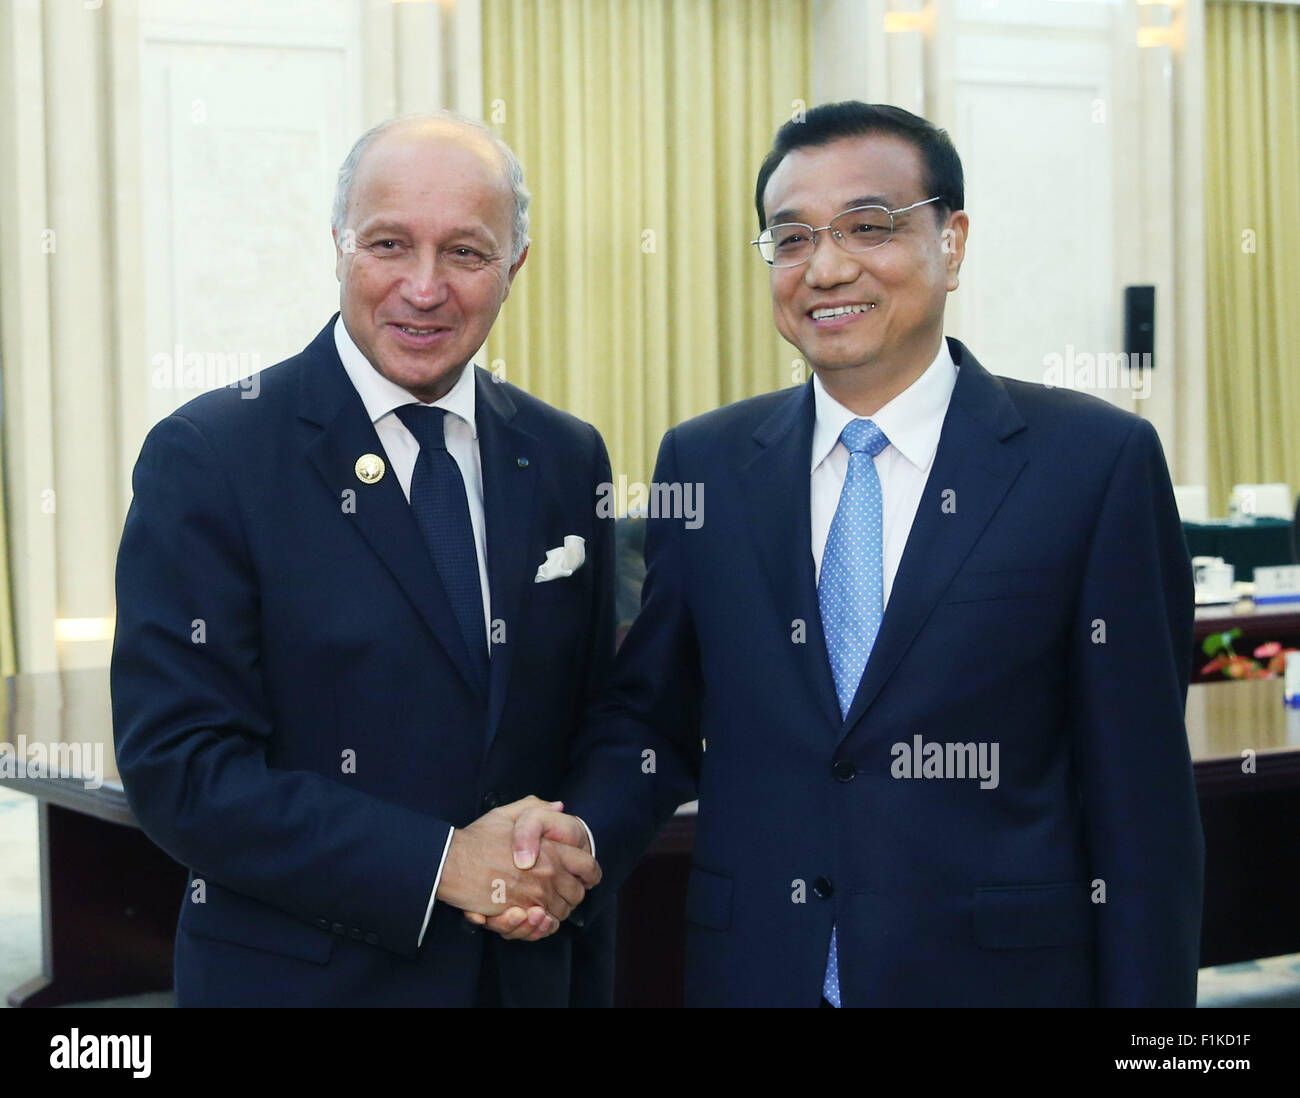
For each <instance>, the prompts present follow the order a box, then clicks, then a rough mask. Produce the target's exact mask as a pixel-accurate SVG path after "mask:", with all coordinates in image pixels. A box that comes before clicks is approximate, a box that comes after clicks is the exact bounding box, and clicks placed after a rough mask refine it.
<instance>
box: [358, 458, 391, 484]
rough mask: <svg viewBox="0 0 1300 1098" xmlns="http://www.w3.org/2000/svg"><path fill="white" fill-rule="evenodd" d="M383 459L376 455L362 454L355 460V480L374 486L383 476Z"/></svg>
mask: <svg viewBox="0 0 1300 1098" xmlns="http://www.w3.org/2000/svg"><path fill="white" fill-rule="evenodd" d="M384 468H385V466H384V459H383V458H381V457H380V456H379V455H378V454H362V455H361V456H360V457H359V458H357V480H359V481H361V483H362V484H374V483H376V482H377V481H378V480H379V479H380V478H381V477H383V475H384Z"/></svg>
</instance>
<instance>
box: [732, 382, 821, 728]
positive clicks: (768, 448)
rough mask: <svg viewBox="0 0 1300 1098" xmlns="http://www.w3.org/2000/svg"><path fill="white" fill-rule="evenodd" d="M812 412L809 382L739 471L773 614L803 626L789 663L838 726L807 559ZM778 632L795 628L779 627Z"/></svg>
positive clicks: (763, 430) (758, 436)
mask: <svg viewBox="0 0 1300 1098" xmlns="http://www.w3.org/2000/svg"><path fill="white" fill-rule="evenodd" d="M814 419H815V410H814V406H813V391H812V384H811V382H810V383H809V384H807V385H805V386H803V387H802V388H800V389H797V390H794V391H792V392H791V393H790V394H789V397H788V399H787V400H786V401H784V402H783V403H782V404H781V406H780V407H779V408H778V409H777V411H776V412H775V413H774V414H773V415H772V416H770V417H769V418H768V419H767V420H766V421H764V423H763V424H762V426H760V427H759V429H758V430H757V431H755V432H754V436H753V439H754V443H755V444H756V446H757V448H758V450H757V453H755V454H754V455H753V456H752V457H750V458H749V459H748V460H747V461H746V462H745V463H744V464H743V465H742V466H741V467H740V479H741V484H742V486H743V488H744V491H745V494H746V497H747V502H748V513H749V515H750V517H751V519H752V521H751V525H750V533H751V535H752V536H753V538H754V541H755V544H756V546H757V548H758V554H759V559H760V560H761V561H762V566H763V571H764V574H765V575H766V577H767V581H768V584H769V585H770V587H771V589H772V598H773V600H774V604H775V605H776V607H777V608H778V611H780V612H782V613H784V612H786V611H787V610H788V612H789V613H790V616H791V618H792V619H795V618H798V619H801V620H802V621H803V622H804V623H805V640H806V643H804V644H795V645H792V646H791V647H792V649H793V651H794V662H795V664H796V665H797V666H798V667H799V669H800V672H799V673H800V674H801V675H802V676H803V678H804V680H805V682H806V684H807V686H808V688H809V690H811V691H812V694H813V696H814V697H815V698H816V699H817V703H818V705H819V707H820V708H821V710H822V712H823V714H824V715H825V717H826V719H827V720H828V721H830V722H831V725H832V726H833V727H835V728H839V726H840V707H839V703H838V701H837V700H836V697H835V681H834V679H833V677H832V676H831V669H830V662H829V660H828V659H827V656H826V640H825V638H824V636H823V635H822V619H821V610H820V608H819V607H818V603H817V586H816V582H815V580H814V572H813V558H812V504H811V494H810V493H811V461H812V435H813V422H814ZM782 628H794V627H793V626H792V625H787V624H786V623H784V622H783V623H782Z"/></svg>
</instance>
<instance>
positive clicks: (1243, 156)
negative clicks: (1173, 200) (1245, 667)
mask: <svg viewBox="0 0 1300 1098" xmlns="http://www.w3.org/2000/svg"><path fill="white" fill-rule="evenodd" d="M1205 14H1206V23H1205V34H1206V42H1205V62H1206V63H1205V83H1206V142H1205V208H1206V252H1207V254H1206V337H1207V350H1208V363H1207V366H1208V386H1209V402H1208V403H1209V455H1208V457H1209V462H1208V465H1209V469H1210V493H1211V509H1212V510H1214V511H1216V512H1220V513H1221V511H1222V509H1223V508H1225V507H1226V503H1227V494H1228V491H1229V490H1230V488H1231V487H1232V485H1233V484H1237V483H1243V482H1245V483H1255V482H1272V481H1286V482H1287V483H1289V484H1290V485H1291V489H1292V492H1293V493H1294V492H1297V491H1300V427H1297V424H1296V419H1295V417H1296V415H1297V414H1298V413H1300V7H1294V6H1291V5H1283V4H1266V3H1246V2H1243V0H1231V2H1222V0H1212V2H1211V3H1209V4H1208V5H1207V7H1206V13H1205Z"/></svg>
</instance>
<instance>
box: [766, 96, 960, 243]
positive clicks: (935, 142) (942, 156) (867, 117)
mask: <svg viewBox="0 0 1300 1098" xmlns="http://www.w3.org/2000/svg"><path fill="white" fill-rule="evenodd" d="M880 133H884V134H892V135H893V136H895V137H901V138H903V140H905V141H910V142H911V143H912V144H913V145H915V146H916V148H917V150H918V151H919V152H920V154H921V165H922V179H921V184H922V186H923V187H924V188H925V194H924V195H922V196H921V197H922V198H930V197H931V196H932V195H939V196H940V198H941V199H942V201H941V202H936V203H934V211H935V217H936V219H937V220H938V221H940V222H942V221H944V219H946V218H947V216H948V214H950V213H951V212H952V211H953V210H961V209H964V208H965V203H966V191H965V187H964V185H963V183H962V174H961V158H960V157H959V156H958V155H957V150H956V149H955V148H953V144H952V139H951V138H949V136H948V133H947V131H946V130H941V129H939V127H938V126H935V125H933V124H932V123H930V122H927V121H926V120H925V119H924V118H921V117H919V116H918V115H915V114H913V113H912V112H911V111H905V110H903V108H902V107H891V106H889V105H888V104H887V103H859V102H858V101H857V100H856V99H846V100H844V101H843V102H842V103H823V104H822V105H821V106H819V107H813V109H812V110H810V111H809V112H808V113H807V114H806V115H805V116H804V117H803V119H802V120H800V119H797V118H796V119H791V120H790V121H789V122H787V123H786V124H785V125H784V126H782V127H781V128H780V129H779V130H777V131H776V138H775V140H773V142H772V151H771V152H769V153H768V154H767V159H766V160H764V161H763V166H762V167H761V168H759V169H758V186H757V187H755V189H754V206H755V208H756V209H757V210H758V227H759V229H760V230H762V229H765V228H767V214H766V213H765V212H764V210H763V191H764V190H766V189H767V181H768V180H769V179H771V178H772V173H773V172H774V171H776V168H777V165H778V164H780V163H781V161H782V160H784V159H785V157H786V154H787V153H790V152H792V151H793V150H795V149H802V148H807V147H809V146H814V145H829V144H830V143H831V142H832V141H838V140H839V139H840V138H842V137H866V136H868V135H869V134H880Z"/></svg>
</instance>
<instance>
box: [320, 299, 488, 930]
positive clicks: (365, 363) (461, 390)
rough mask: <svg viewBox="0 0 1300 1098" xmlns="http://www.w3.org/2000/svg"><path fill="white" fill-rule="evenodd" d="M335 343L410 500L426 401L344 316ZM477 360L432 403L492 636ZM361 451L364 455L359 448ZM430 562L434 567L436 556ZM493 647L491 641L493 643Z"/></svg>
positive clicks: (436, 880) (444, 855)
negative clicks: (416, 427) (411, 426)
mask: <svg viewBox="0 0 1300 1098" xmlns="http://www.w3.org/2000/svg"><path fill="white" fill-rule="evenodd" d="M334 346H335V347H336V348H337V349H338V352H339V359H340V360H341V361H342V363H343V369H344V370H346V371H347V374H348V378H349V379H350V380H351V382H352V385H353V387H354V388H355V389H356V391H357V395H358V396H360V397H361V403H362V404H364V405H365V406H366V414H367V415H368V416H370V422H371V423H373V424H374V425H375V433H376V434H377V435H379V441H380V444H381V445H382V446H383V448H384V453H385V454H386V455H387V458H388V467H389V468H390V469H391V470H392V471H393V476H395V477H396V478H397V482H398V483H399V484H400V485H401V486H402V492H403V493H404V494H405V496H406V499H407V502H408V503H409V502H410V499H411V477H412V475H413V474H414V473H415V459H416V457H417V456H418V455H419V453H420V444H419V443H418V442H417V441H416V440H415V436H414V435H413V434H411V432H410V431H408V430H407V429H406V424H405V423H403V422H402V421H401V420H400V419H398V418H397V412H396V409H398V408H400V407H402V406H403V405H405V404H421V403H423V402H422V401H420V400H418V399H416V397H414V396H413V395H412V394H410V393H408V392H407V391H406V390H405V389H403V388H402V387H401V386H400V385H398V384H397V383H396V382H392V381H389V380H388V378H386V377H384V375H383V374H381V373H380V372H379V371H378V370H376V369H375V368H374V367H373V366H372V365H371V364H370V360H369V359H368V358H366V356H365V355H363V354H362V353H361V350H360V348H358V347H357V345H356V344H355V343H353V342H352V337H351V336H350V335H349V334H348V330H347V327H346V326H345V325H344V323H343V318H342V317H341V316H340V317H339V318H338V320H337V321H335V322H334ZM476 395H477V394H476V393H475V389H474V364H473V363H472V362H471V363H467V364H466V365H465V368H464V369H463V370H462V371H461V373H460V377H459V378H458V379H457V381H456V384H455V385H453V386H452V387H451V391H450V392H449V393H447V395H446V396H444V397H442V398H441V399H439V400H435V401H434V402H433V403H432V404H426V405H424V406H425V407H426V408H445V409H446V410H447V413H448V414H447V415H446V416H444V417H443V435H444V437H445V438H446V440H447V453H449V454H450V455H451V456H452V457H453V458H454V459H455V461H456V464H457V466H459V468H460V475H461V479H462V480H464V481H465V496H466V498H467V499H468V501H469V521H470V525H471V526H472V527H473V528H474V550H475V552H476V553H477V554H478V582H479V590H480V591H482V593H483V624H484V628H485V630H486V633H485V635H486V636H488V637H490V636H492V605H491V592H490V590H489V588H488V573H487V529H486V522H485V519H484V517H483V461H482V458H480V456H479V452H478V425H477V423H476V422H475V420H474V408H475V396H476ZM357 456H358V457H360V456H361V455H360V454H358V455H357ZM429 567H431V568H432V567H433V561H432V559H430V562H429ZM489 647H490V645H489ZM454 831H455V828H448V829H447V841H446V842H445V843H443V844H442V858H441V859H440V860H439V862H438V875H437V876H436V877H434V879H433V891H432V892H431V893H430V894H429V906H428V907H427V908H425V911H424V923H423V925H422V926H421V927H420V937H419V938H418V939H417V940H416V947H417V948H418V947H419V946H420V944H421V943H422V942H423V941H424V932H425V931H426V930H428V929H429V919H430V918H431V917H432V916H433V904H434V900H435V898H436V897H437V895H438V886H439V885H440V884H441V883H442V870H443V867H444V866H445V865H446V864H447V852H448V851H449V850H450V849H451V836H452V834H453V832H454Z"/></svg>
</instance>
